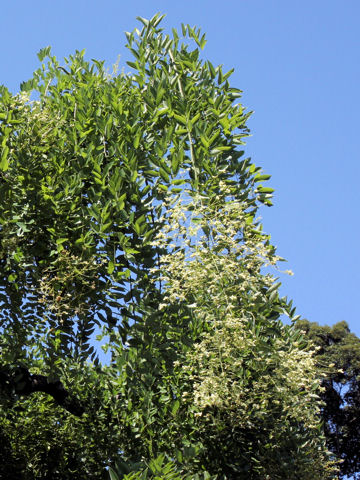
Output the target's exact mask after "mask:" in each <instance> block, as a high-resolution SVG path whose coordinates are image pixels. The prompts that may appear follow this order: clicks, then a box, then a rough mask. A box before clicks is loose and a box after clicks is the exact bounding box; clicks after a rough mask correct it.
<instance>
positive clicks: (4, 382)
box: [0, 367, 84, 417]
mask: <svg viewBox="0 0 360 480" xmlns="http://www.w3.org/2000/svg"><path fill="white" fill-rule="evenodd" d="M3 390H7V391H9V390H10V391H12V392H14V393H15V394H16V395H30V394H32V393H34V392H44V393H47V394H48V395H51V396H52V397H53V399H54V400H55V402H56V403H57V404H58V405H60V406H61V407H63V408H64V409H65V410H67V411H68V412H70V413H72V414H73V415H76V416H77V417H81V415H82V414H83V413H84V408H83V406H82V405H81V403H80V401H79V400H78V399H77V398H74V397H71V396H70V394H69V392H68V391H67V390H65V388H64V385H63V384H62V383H61V382H60V381H59V380H57V381H55V382H49V381H48V379H47V377H45V376H44V375H36V374H34V375H32V374H31V373H30V372H29V370H27V368H25V367H15V368H11V367H10V368H9V367H1V368H0V391H3Z"/></svg>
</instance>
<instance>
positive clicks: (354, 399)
mask: <svg viewBox="0 0 360 480" xmlns="http://www.w3.org/2000/svg"><path fill="white" fill-rule="evenodd" d="M297 326H298V327H299V328H300V329H301V330H303V331H304V332H305V333H306V336H307V337H308V338H309V339H310V341H311V342H312V343H313V344H314V345H316V347H317V349H318V350H317V352H316V364H317V368H318V370H319V372H320V373H321V374H322V375H323V382H322V384H323V387H324V391H323V392H322V394H321V398H322V400H323V401H324V406H323V408H322V411H321V414H322V417H323V419H324V422H325V434H326V439H327V443H328V446H329V448H330V450H331V451H333V452H334V453H335V454H336V455H337V457H338V458H340V459H341V460H342V463H341V464H340V471H341V474H342V476H343V477H345V476H354V477H353V478H358V476H359V473H360V458H359V452H360V438H359V431H360V339H359V338H358V337H357V336H356V335H355V334H353V333H351V332H350V329H349V326H348V324H347V323H346V322H344V321H343V322H339V323H336V324H335V325H333V326H332V327H330V326H328V325H324V326H321V325H319V324H317V323H315V322H309V321H307V320H300V321H298V322H297Z"/></svg>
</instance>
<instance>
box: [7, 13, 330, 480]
mask: <svg viewBox="0 0 360 480" xmlns="http://www.w3.org/2000/svg"><path fill="white" fill-rule="evenodd" d="M161 20H162V16H160V15H155V16H154V17H153V18H152V19H151V20H146V19H143V18H140V17H139V21H140V23H141V29H135V30H134V31H133V32H131V33H126V37H127V47H128V49H129V50H130V52H131V53H132V55H133V60H132V61H129V62H127V64H128V66H129V67H130V68H131V71H130V72H129V73H124V72H122V73H120V74H118V73H117V72H114V73H112V74H110V73H108V71H107V70H106V69H105V67H104V63H103V62H99V61H96V60H92V61H91V62H89V61H87V60H86V59H85V55H84V52H76V53H75V55H72V56H70V57H69V58H67V59H65V63H64V65H61V64H60V63H59V62H58V60H57V59H56V57H55V56H53V55H52V53H51V50H50V48H49V47H47V48H45V49H43V50H41V51H40V52H39V55H38V56H39V60H40V62H41V66H40V67H39V69H38V70H36V71H35V73H34V75H33V78H31V79H30V80H29V81H27V82H24V83H23V84H22V85H21V91H20V93H19V94H16V95H13V94H11V93H10V92H9V91H8V90H7V89H6V88H5V87H1V90H0V143H1V161H0V302H1V312H0V325H1V330H0V342H1V343H0V344H1V355H2V357H1V365H0V367H1V368H0V384H1V395H0V399H1V404H2V406H1V410H0V413H1V415H0V442H1V443H2V444H3V445H4V450H3V451H2V452H3V453H2V455H3V457H4V458H3V459H2V460H3V463H2V465H3V466H2V468H5V470H4V474H5V473H7V472H9V471H10V470H11V471H14V472H17V475H18V477H17V478H22V479H26V480H28V479H34V478H36V479H42V478H52V479H57V478H58V479H67V478H69V479H70V478H75V477H76V478H78V479H82V478H84V479H85V478H86V479H91V478H94V479H95V478H96V479H98V478H108V476H109V475H111V478H112V479H120V478H126V479H128V480H130V479H146V478H149V479H150V478H158V477H156V475H162V476H161V478H166V479H169V480H170V479H178V478H179V479H180V478H181V479H188V480H190V478H191V479H195V478H198V479H203V480H205V479H214V480H215V479H223V480H225V479H229V480H230V479H242V478H244V479H245V478H246V479H254V480H255V479H259V480H260V479H265V478H269V479H270V478H271V479H275V478H276V479H284V480H285V479H287V478H289V475H291V478H301V479H302V480H304V479H305V480H306V479H309V480H314V479H319V480H320V479H321V480H324V479H327V478H328V479H330V478H334V475H335V473H334V472H335V469H334V466H335V464H336V457H335V456H334V455H333V454H331V453H330V452H329V451H328V450H327V447H326V443H325V437H324V434H323V431H322V425H321V419H320V411H321V403H320V394H321V390H320V383H321V382H320V378H319V375H318V373H317V368H316V363H315V359H314V356H313V352H312V350H311V348H309V346H308V344H307V341H306V340H305V337H304V335H303V334H302V333H301V332H299V330H298V329H297V328H295V327H294V325H292V324H290V325H285V324H284V323H283V322H282V316H283V315H287V316H288V317H289V318H290V319H291V320H292V321H293V322H295V321H296V320H297V318H298V317H296V316H295V309H294V308H293V306H292V303H291V302H288V300H287V299H286V298H285V297H281V296H280V294H279V286H280V283H279V282H278V281H277V279H276V277H275V276H274V275H273V274H272V273H264V271H265V270H266V271H267V269H268V268H273V269H274V268H276V266H277V264H278V262H279V261H280V260H281V258H280V257H278V256H277V254H276V249H275V247H274V246H272V244H271V242H270V237H269V236H268V235H266V234H265V233H264V232H263V231H262V227H261V223H260V222H259V220H258V218H257V210H258V208H259V206H260V205H262V204H265V205H271V196H272V192H273V190H272V188H270V187H267V186H264V185H263V182H265V181H266V180H268V179H269V178H270V176H269V175H267V174H264V173H263V172H262V171H261V169H260V167H257V166H255V164H254V163H253V162H252V161H251V159H250V158H246V157H245V155H244V151H243V150H242V145H243V144H244V139H245V137H246V136H247V135H248V134H249V130H248V128H247V126H246V121H247V118H248V117H249V115H250V112H246V110H245V109H244V107H243V106H242V105H241V103H239V100H238V98H239V97H240V96H241V91H240V90H239V89H237V88H234V87H232V86H230V83H229V77H230V76H231V73H232V71H229V72H226V73H225V72H223V70H222V67H221V66H218V67H214V66H213V65H212V64H211V62H210V61H204V60H203V59H202V56H201V50H202V49H203V48H204V46H205V43H206V41H205V37H204V35H202V34H201V32H200V30H199V29H197V28H196V27H194V28H191V27H190V26H188V25H183V26H182V31H181V36H180V34H179V33H178V32H177V31H176V30H175V29H173V31H172V35H168V34H165V33H164V32H163V30H162V28H161V27H160V26H159V25H160V22H161ZM101 339H102V340H103V341H105V342H106V345H105V347H104V348H105V350H107V351H108V353H109V355H110V357H109V361H108V362H106V363H104V364H102V363H101V362H100V361H99V356H98V354H99V349H98V345H99V342H100V340H101ZM34 392H36V393H34ZM53 400H55V403H54V402H53ZM5 446H6V447H5ZM107 468H110V469H109V471H107Z"/></svg>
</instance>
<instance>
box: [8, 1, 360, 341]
mask: <svg viewBox="0 0 360 480" xmlns="http://www.w3.org/2000/svg"><path fill="white" fill-rule="evenodd" d="M156 12H162V13H166V14H167V16H166V19H165V21H164V22H163V25H164V27H165V29H170V28H171V27H176V28H177V27H180V24H181V23H189V24H191V25H192V26H193V25H197V26H199V27H201V28H202V31H203V32H205V33H206V34H207V39H208V43H207V46H206V48H205V51H204V55H203V56H204V57H205V58H207V59H209V60H211V61H212V62H213V63H214V64H219V63H221V64H224V66H225V70H228V69H230V68H232V67H235V73H234V75H233V76H232V77H231V78H232V82H231V83H232V85H233V86H235V87H238V88H241V89H242V90H243V91H244V95H243V104H244V105H245V106H247V107H248V109H249V110H254V114H253V116H252V118H251V120H250V121H249V126H250V128H251V130H252V135H253V136H252V137H251V138H250V139H249V140H248V144H247V147H246V153H247V154H248V155H250V156H251V157H252V158H253V160H254V162H255V163H256V164H257V165H259V166H262V167H263V169H264V171H265V172H266V173H269V174H271V175H272V179H271V180H270V182H269V186H272V187H273V188H275V198H274V207H272V208H266V209H264V210H262V212H261V214H262V217H263V223H264V226H265V230H266V231H267V232H268V233H271V235H272V239H273V243H274V244H275V245H277V246H278V252H279V254H280V255H282V256H283V257H285V258H286V259H287V260H288V264H287V265H286V267H284V268H291V269H292V270H293V271H294V273H295V275H294V276H293V277H289V278H283V287H282V293H283V294H286V295H288V296H289V297H291V298H293V299H294V303H295V305H297V306H298V313H299V314H302V315H303V316H304V317H306V318H308V319H309V320H311V321H317V322H319V323H321V324H333V323H335V322H337V321H340V320H346V321H347V322H348V323H349V325H350V327H351V329H352V330H353V331H354V332H355V333H356V334H357V335H359V336H360V318H359V314H358V309H357V304H358V302H359V301H358V300H356V299H357V298H360V294H359V292H358V285H359V284H360V274H359V272H360V268H359V267H360V262H359V252H358V249H359V237H360V227H359V215H358V207H357V201H358V197H359V194H360V188H359V185H360V167H359V159H360V158H359V157H360V155H359V150H360V149H359V141H360V134H359V132H358V130H359V119H358V117H359V113H360V93H359V85H360V82H359V80H360V61H359V60H360V58H359V57H360V33H359V32H360V2H359V0H343V1H342V2H340V1H335V0H316V1H314V0H301V1H300V0H292V1H289V0H237V1H234V0H227V1H224V2H219V1H215V0H209V1H205V0H193V1H191V2H190V1H187V0H184V1H182V2H173V1H171V0H132V1H131V2H124V1H121V0H102V1H98V0H96V1H95V0H87V1H84V0H72V1H69V0H61V1H58V2H55V1H51V0H33V1H32V2H29V1H22V0H12V1H11V2H5V3H4V5H3V6H2V11H1V16H0V31H1V34H2V41H1V44H0V65H1V66H2V68H1V76H0V83H3V84H5V85H6V86H7V87H8V88H10V90H12V91H13V92H16V91H17V90H18V88H19V84H20V83H21V82H22V81H24V80H27V79H28V78H29V77H30V76H31V73H32V71H33V70H35V68H37V67H38V60H37V57H36V53H37V52H38V51H39V50H40V48H42V47H44V46H47V45H51V46H52V51H53V54H55V55H56V56H57V57H58V58H59V59H61V58H62V57H64V56H67V55H69V54H71V53H73V52H74V51H75V50H76V49H78V50H81V49H83V48H85V49H86V51H87V56H88V58H95V59H98V60H102V59H103V60H105V61H106V63H107V64H108V65H109V67H111V65H112V64H113V63H115V62H116V60H117V58H118V55H119V54H120V55H121V57H120V67H122V66H124V67H125V68H126V65H125V60H126V58H128V54H127V53H126V52H125V48H124V45H125V43H126V41H125V36H124V31H126V30H128V31H129V30H132V29H133V28H134V27H136V26H137V22H136V20H135V17H136V16H138V15H140V16H143V17H146V18H150V17H151V16H153V15H154V14H155V13H156Z"/></svg>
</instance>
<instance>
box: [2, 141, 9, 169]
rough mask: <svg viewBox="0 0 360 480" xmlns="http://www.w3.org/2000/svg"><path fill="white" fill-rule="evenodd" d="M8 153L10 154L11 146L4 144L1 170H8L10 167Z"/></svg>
mask: <svg viewBox="0 0 360 480" xmlns="http://www.w3.org/2000/svg"><path fill="white" fill-rule="evenodd" d="M8 154H9V147H8V146H7V145H4V146H3V147H2V151H1V160H0V170H1V171H3V172H6V171H7V169H8V168H9V161H8Z"/></svg>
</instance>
